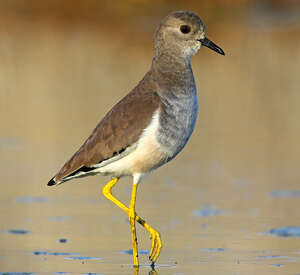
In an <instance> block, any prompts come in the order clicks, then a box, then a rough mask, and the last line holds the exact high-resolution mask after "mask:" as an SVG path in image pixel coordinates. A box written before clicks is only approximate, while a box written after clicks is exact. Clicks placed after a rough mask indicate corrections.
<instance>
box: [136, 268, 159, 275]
mask: <svg viewBox="0 0 300 275" xmlns="http://www.w3.org/2000/svg"><path fill="white" fill-rule="evenodd" d="M133 275H139V267H134V268H133ZM149 275H158V272H157V271H156V270H155V268H154V267H153V266H152V270H150V271H149Z"/></svg>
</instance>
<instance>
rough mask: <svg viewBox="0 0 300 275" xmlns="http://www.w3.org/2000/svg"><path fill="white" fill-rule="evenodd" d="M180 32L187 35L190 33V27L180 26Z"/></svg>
mask: <svg viewBox="0 0 300 275" xmlns="http://www.w3.org/2000/svg"><path fill="white" fill-rule="evenodd" d="M180 31H181V32H182V33H184V34H187V33H189V32H190V31H191V27H190V26H189V25H181V26H180Z"/></svg>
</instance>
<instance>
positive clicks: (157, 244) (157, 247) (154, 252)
mask: <svg viewBox="0 0 300 275" xmlns="http://www.w3.org/2000/svg"><path fill="white" fill-rule="evenodd" d="M118 180H119V179H118V178H114V179H113V180H111V181H110V182H108V183H107V184H106V185H105V186H104V187H103V189H102V192H103V195H104V196H105V197H106V198H107V199H109V200H110V201H112V202H113V203H114V204H116V205H117V206H118V207H120V208H121V209H122V210H123V211H124V212H126V213H127V215H128V217H129V223H130V227H131V238H132V251H133V262H134V266H138V265H139V262H138V251H137V241H136V233H135V225H134V223H135V222H134V221H135V220H136V221H137V222H138V223H139V224H140V225H142V226H143V227H144V228H145V229H146V230H147V231H148V232H149V234H150V238H151V240H152V244H151V250H150V253H149V259H150V261H151V262H152V266H154V263H155V262H156V260H157V258H158V256H159V254H160V251H161V248H162V242H161V238H160V234H159V233H158V232H157V231H156V230H155V229H154V228H152V227H151V226H150V225H149V224H147V223H146V222H145V221H144V220H143V219H142V218H140V217H139V216H138V215H137V214H136V213H135V209H134V208H135V207H134V206H135V197H136V191H137V184H133V188H132V194H131V200H130V204H129V208H128V207H126V206H125V205H124V204H123V203H122V202H120V201H119V200H118V199H116V198H115V197H114V196H113V195H112V193H111V189H112V188H113V186H114V185H115V184H116V183H117V181H118Z"/></svg>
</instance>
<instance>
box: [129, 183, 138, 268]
mask: <svg viewBox="0 0 300 275" xmlns="http://www.w3.org/2000/svg"><path fill="white" fill-rule="evenodd" d="M137 187H138V184H137V183H134V184H133V185H132V192H131V199H130V203H129V213H128V219H129V224H130V229H131V242H132V254H133V264H134V266H139V258H138V257H139V256H138V247H137V238H136V230H135V216H136V214H135V200H136V191H137Z"/></svg>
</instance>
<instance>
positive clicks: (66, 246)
mask: <svg viewBox="0 0 300 275" xmlns="http://www.w3.org/2000/svg"><path fill="white" fill-rule="evenodd" d="M174 10H190V11H193V12H195V13H197V14H198V15H199V16H200V17H201V18H202V20H203V21H204V22H205V23H206V30H207V36H208V37H209V38H210V39H211V40H212V41H214V42H215V43H216V44H217V45H219V46H220V47H221V48H223V49H224V51H225V52H226V56H225V57H223V56H220V55H217V54H216V53H214V52H212V51H210V50H208V49H207V48H203V49H201V51H200V52H199V53H198V54H197V55H196V56H194V57H193V60H192V64H193V70H194V75H195V80H196V83H197V87H198V95H199V117H198V121H197V125H196V129H195V132H194V134H193V136H192V138H191V140H190V142H189V143H188V145H187V146H186V148H185V150H184V151H183V152H182V153H181V154H180V155H179V156H178V157H177V158H176V160H174V161H173V162H172V163H170V164H168V165H167V166H165V167H164V168H162V169H159V170H158V171H156V172H155V173H153V175H151V177H149V178H147V179H146V180H145V181H144V183H143V184H142V186H141V188H140V189H139V194H138V199H137V200H138V201H137V203H138V205H137V210H138V213H140V214H141V216H145V218H146V219H147V221H148V220H149V223H150V224H153V226H155V227H157V228H158V229H159V230H160V231H161V232H162V237H163V240H164V241H165V250H163V253H162V256H161V263H162V265H161V266H160V268H161V269H163V270H164V271H163V272H160V273H162V274H199V272H200V271H199V270H201V271H206V274H207V271H209V274H218V273H219V272H218V271H222V274H227V272H228V274H232V270H233V269H234V268H235V267H233V266H235V264H236V263H237V259H239V257H243V256H241V255H244V260H245V261H244V262H246V263H247V264H245V265H244V266H243V265H241V266H242V267H240V269H239V272H240V273H239V274H243V271H247V272H246V273H245V274H250V273H249V270H250V271H251V272H253V271H255V272H258V273H259V272H261V274H267V273H268V272H269V271H270V270H269V269H268V268H269V267H271V268H276V267H277V268H281V270H283V271H284V270H285V274H295V273H293V272H292V271H294V270H297V269H298V272H299V270H300V269H299V266H300V262H299V260H296V259H297V257H296V256H295V255H298V257H299V253H300V241H299V238H280V237H274V236H269V235H264V234H261V233H263V232H266V231H268V230H271V229H273V228H282V227H285V228H286V227H287V226H300V213H299V207H300V186H299V180H300V172H299V163H300V146H299V140H300V123H299V119H300V108H299V106H300V78H299V75H300V74H299V70H300V1H298V0H257V1H255V0H252V1H251V0H239V1H237V0H215V1H196V0H195V1H193V0H186V1H169V0H161V1H149V0H127V1H121V0H116V1H96V0H86V1H79V0H72V1H71V0H64V1H61V0H43V1H39V0H27V1H21V0H0V125H1V126H0V167H1V168H0V169H1V176H0V178H1V182H0V186H1V193H0V214H1V217H2V218H1V221H0V271H3V272H4V271H6V272H13V271H14V272H17V271H18V272H21V271H22V272H25V271H27V272H60V271H61V272H62V271H64V272H67V271H68V272H75V273H76V272H79V271H80V272H81V273H84V272H88V271H89V272H91V270H94V271H93V272H100V271H102V270H104V271H105V272H106V273H105V274H120V273H121V272H120V271H114V272H116V273H110V272H111V270H119V268H120V264H121V263H122V264H125V266H126V267H125V268H123V271H122V273H124V274H125V273H126V272H128V274H131V273H132V272H131V270H130V263H131V256H130V255H126V251H127V250H128V249H129V248H130V238H129V227H128V224H127V221H126V217H125V216H124V214H123V213H122V212H121V210H119V209H117V208H116V207H115V206H113V205H112V204H111V203H110V202H107V201H106V200H105V199H104V198H103V197H101V194H100V193H101V192H100V190H101V188H102V186H103V185H104V183H105V182H106V181H107V180H108V179H105V178H103V177H101V176H97V177H89V178H84V179H79V180H75V181H73V182H68V183H66V184H64V185H62V186H61V187H59V188H49V187H47V186H46V184H47V182H48V180H49V179H50V178H51V177H52V176H53V175H54V174H55V173H56V172H57V170H58V169H59V168H60V167H61V166H62V164H63V163H64V162H65V161H66V160H67V159H68V158H69V157H70V156H71V155H72V154H73V153H74V152H75V151H76V150H77V149H78V148H79V146H80V145H81V144H82V143H83V141H84V140H85V138H87V136H88V135H89V134H90V132H91V131H92V130H93V128H94V127H95V126H96V124H97V123H98V121H99V120H100V119H101V118H102V117H103V116H104V115H105V114H106V112H107V111H108V110H110V108H111V107H112V106H113V105H114V104H115V103H116V102H117V101H118V100H120V99H121V98H122V97H123V96H124V95H125V94H126V93H127V92H129V91H130V90H131V89H132V88H133V87H134V86H135V85H136V84H137V82H138V81H139V80H140V79H141V78H142V77H143V75H144V74H145V73H146V72H147V70H148V69H149V68H150V65H151V58H152V56H153V34H154V32H155V30H156V28H157V26H158V24H159V22H160V20H161V19H162V18H163V17H165V16H166V15H167V14H168V13H169V12H171V11H174ZM137 119H138V117H137ZM78 183H81V184H78ZM130 187H131V183H130V179H125V180H122V181H121V182H120V183H119V186H118V187H116V191H115V192H116V194H118V195H117V196H118V197H119V198H121V200H123V201H125V202H128V199H129V195H130ZM174 201H176V205H174ZM294 229H295V228H294ZM14 230H15V231H14ZM22 230H23V231H22ZM295 230H296V234H294V235H293V236H291V237H297V234H299V236H300V233H299V231H300V230H299V229H297V227H296V229H295ZM297 230H299V231H297ZM22 232H23V233H22ZM297 232H298V233H297ZM138 233H139V234H140V236H141V241H140V243H141V248H142V249H148V247H149V246H150V243H149V242H148V237H147V235H146V234H145V233H144V232H143V231H139V232H138ZM62 237H63V238H65V239H66V242H60V241H59V240H60V238H62ZM217 248H222V249H224V250H212V251H211V250H208V251H202V250H201V249H217ZM58 251H60V252H61V253H67V252H68V253H73V252H74V253H75V252H76V253H80V255H82V253H83V254H84V255H88V256H86V257H87V258H86V259H81V260H80V261H79V262H78V261H77V262H76V259H73V260H74V261H68V260H66V258H65V256H64V255H60V256H61V257H55V255H54V254H51V253H59V252H58ZM122 251H123V252H124V251H125V255H124V253H123V254H122V253H121V252H122ZM201 251H202V252H201ZM220 251H224V254H222V255H219V254H218V253H217V255H215V254H214V253H213V256H211V254H209V253H208V254H209V257H208V256H207V255H206V254H205V253H207V252H219V253H220ZM226 251H227V252H226ZM266 251H267V252H266ZM268 251H269V252H268ZM282 251H285V252H282ZM35 252H39V253H40V252H43V253H44V254H43V253H42V254H41V253H40V254H38V253H35ZM243 253H244V254H243ZM274 253H275V254H276V255H277V254H279V255H283V256H287V257H289V258H288V260H287V261H288V262H289V263H286V262H284V263H283V264H282V263H278V262H275V263H273V262H272V261H274V258H275V257H273V258H272V256H274ZM127 254H130V253H127ZM40 255H42V257H41V256H40ZM264 256H266V258H259V257H264ZM89 257H90V258H89ZM98 257H99V258H98ZM142 257H143V255H142ZM210 257H213V258H210ZM268 257H270V258H268ZM93 258H95V261H93ZM183 258H184V260H182V259H183ZM291 258H292V259H293V260H292V261H291V260H290V259H291ZM97 259H98V260H97ZM142 259H143V258H142ZM203 259H204V260H203ZM225 259H226V263H225ZM276 259H277V258H276ZM284 259H285V258H284ZM181 260H182V261H181ZM279 260H282V258H280V257H279ZM142 261H144V262H145V263H147V259H146V256H144V259H143V260H142ZM260 261H261V262H260ZM268 261H271V262H270V263H269V262H268ZM81 262H84V263H86V265H82V264H81ZM195 262H197V263H198V262H199V263H200V262H202V265H199V264H198V265H197V264H195ZM203 262H206V264H203ZM241 262H243V261H241ZM257 262H259V263H260V264H259V265H254V263H257ZM174 263H178V264H174ZM184 263H187V264H186V265H185V264H184ZM216 263H217V264H216ZM180 264H181V265H180ZM276 265H277V266H276ZM174 266H175V267H174ZM168 267H172V268H171V269H168ZM173 268H175V270H174V269H173ZM176 268H177V269H176ZM218 268H219V269H218ZM87 269H88V270H87ZM99 270H100V271H99ZM124 270H125V271H124ZM80 272H79V273H80ZM145 272H146V271H145ZM172 272H182V273H172ZM288 272H291V273H288ZM126 274H127V273H126ZM145 274H146V273H145Z"/></svg>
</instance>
